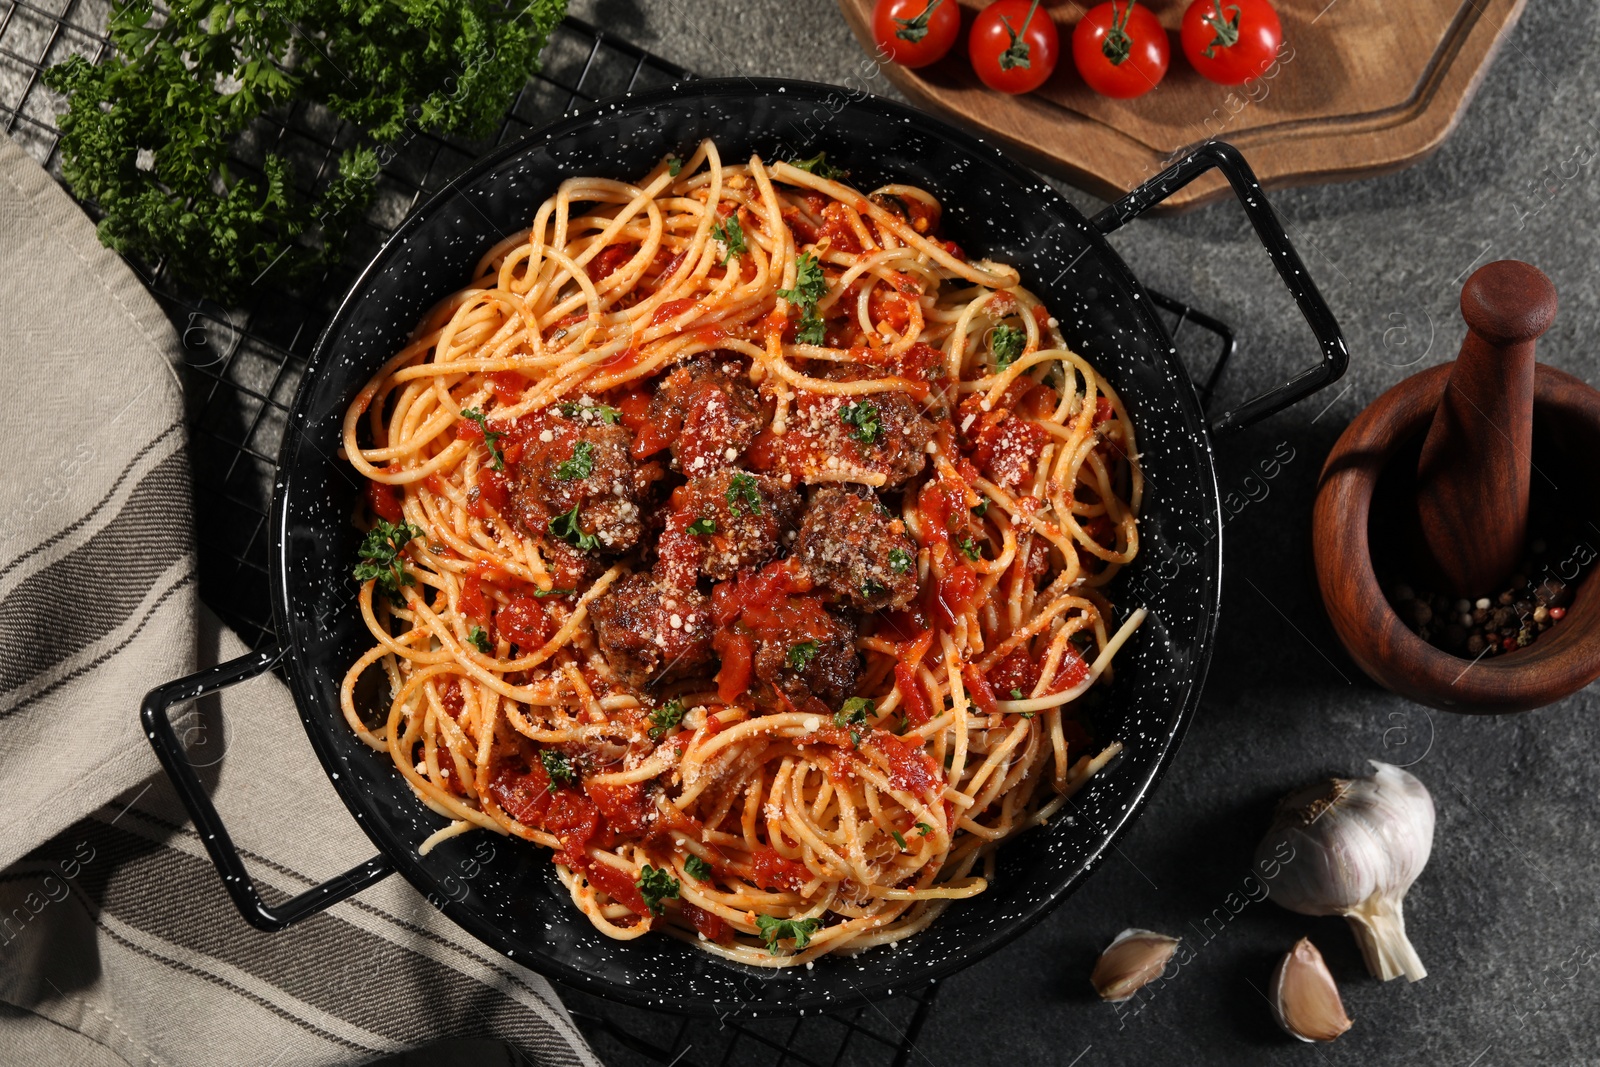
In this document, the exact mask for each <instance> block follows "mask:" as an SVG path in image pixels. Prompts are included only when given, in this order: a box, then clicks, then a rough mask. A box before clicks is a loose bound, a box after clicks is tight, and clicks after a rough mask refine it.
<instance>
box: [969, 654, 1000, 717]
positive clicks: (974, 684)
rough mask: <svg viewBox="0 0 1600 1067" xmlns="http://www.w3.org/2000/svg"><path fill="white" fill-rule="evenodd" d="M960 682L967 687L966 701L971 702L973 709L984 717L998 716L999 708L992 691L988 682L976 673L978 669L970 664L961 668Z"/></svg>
mask: <svg viewBox="0 0 1600 1067" xmlns="http://www.w3.org/2000/svg"><path fill="white" fill-rule="evenodd" d="M961 681H962V682H963V683H965V685H966V687H967V699H969V700H971V701H972V705H973V707H975V708H977V709H978V710H979V711H980V712H982V713H983V714H985V715H998V714H1000V708H999V707H998V706H997V705H996V703H995V695H994V689H993V688H991V687H990V685H989V680H988V679H987V678H985V677H984V676H983V675H982V674H980V673H979V672H978V668H976V667H974V666H973V665H972V664H970V663H969V664H967V665H966V666H964V667H962V668H961Z"/></svg>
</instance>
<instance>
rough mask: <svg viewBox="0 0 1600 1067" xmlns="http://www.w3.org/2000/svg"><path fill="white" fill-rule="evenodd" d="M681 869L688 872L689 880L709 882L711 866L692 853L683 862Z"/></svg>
mask: <svg viewBox="0 0 1600 1067" xmlns="http://www.w3.org/2000/svg"><path fill="white" fill-rule="evenodd" d="M683 869H684V870H685V871H687V872H688V874H689V877H690V878H694V879H697V880H699V881H702V882H709V881H711V864H709V863H707V862H706V861H705V860H703V859H701V858H700V857H699V856H696V855H694V854H693V853H690V855H689V857H688V859H685V860H684V861H683Z"/></svg>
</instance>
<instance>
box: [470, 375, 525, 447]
mask: <svg viewBox="0 0 1600 1067" xmlns="http://www.w3.org/2000/svg"><path fill="white" fill-rule="evenodd" d="M488 378H489V390H490V392H492V393H494V397H495V399H496V400H498V401H499V402H500V403H502V404H515V403H516V402H517V401H518V400H521V399H522V394H523V393H524V392H526V391H527V389H528V379H526V378H524V377H523V376H522V375H520V374H518V373H517V372H516V371H514V370H502V371H495V372H494V373H493V374H490V375H488ZM479 436H480V437H481V436H482V435H481V434H480V435H479Z"/></svg>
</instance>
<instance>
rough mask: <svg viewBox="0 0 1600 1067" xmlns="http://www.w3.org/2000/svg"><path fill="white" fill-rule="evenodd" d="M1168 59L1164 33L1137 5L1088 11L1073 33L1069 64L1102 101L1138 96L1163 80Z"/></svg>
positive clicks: (1131, 1) (1132, 1)
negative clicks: (1104, 99)
mask: <svg viewBox="0 0 1600 1067" xmlns="http://www.w3.org/2000/svg"><path fill="white" fill-rule="evenodd" d="M1170 58H1171V54H1170V51H1169V50H1168V48H1167V31H1166V30H1163V29H1162V28H1161V23H1160V21H1159V20H1158V19H1157V18H1156V17H1155V16H1154V15H1152V14H1151V13H1150V11H1149V10H1148V9H1147V8H1144V7H1142V6H1140V5H1139V4H1138V3H1137V2H1136V0H1125V2H1123V3H1117V0H1110V2H1109V3H1104V4H1101V5H1099V6H1098V7H1092V8H1090V9H1089V11H1088V13H1087V14H1086V15H1084V16H1083V21H1082V22H1080V23H1078V28H1077V29H1075V30H1073V31H1072V61H1073V62H1074V63H1075V64H1077V67H1078V73H1079V74H1081V75H1083V80H1084V81H1085V82H1087V83H1088V85H1089V88H1091V89H1093V90H1094V91H1095V92H1097V93H1099V94H1100V95H1101V96H1112V97H1116V98H1117V99H1119V100H1127V99H1130V98H1132V97H1135V96H1143V95H1144V94H1145V93H1148V92H1149V91H1150V90H1151V89H1154V88H1155V87H1156V86H1157V85H1158V84H1160V82H1161V79H1162V78H1164V77H1166V74H1167V62H1168V61H1169V59H1170Z"/></svg>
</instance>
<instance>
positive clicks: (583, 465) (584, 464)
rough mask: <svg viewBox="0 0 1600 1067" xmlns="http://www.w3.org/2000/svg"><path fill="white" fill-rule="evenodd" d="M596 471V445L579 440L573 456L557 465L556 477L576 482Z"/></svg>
mask: <svg viewBox="0 0 1600 1067" xmlns="http://www.w3.org/2000/svg"><path fill="white" fill-rule="evenodd" d="M593 473H594V445H591V444H590V443H589V442H588V441H579V442H578V443H577V445H576V446H575V447H574V448H573V450H572V458H571V459H567V460H562V461H561V462H560V463H559V464H557V465H556V477H557V478H560V479H561V480H562V481H564V482H574V481H577V480H578V479H580V478H587V477H589V475H591V474H593Z"/></svg>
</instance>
